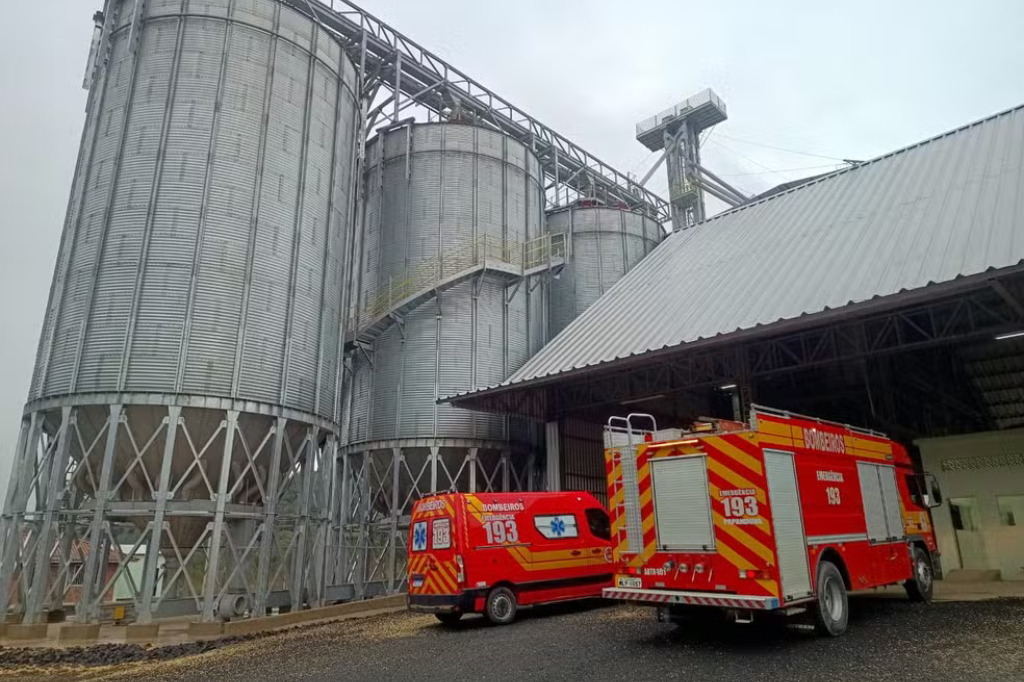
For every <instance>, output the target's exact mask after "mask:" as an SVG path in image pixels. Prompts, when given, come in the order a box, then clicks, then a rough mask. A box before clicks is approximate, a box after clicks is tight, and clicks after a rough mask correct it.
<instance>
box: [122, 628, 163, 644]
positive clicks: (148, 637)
mask: <svg viewBox="0 0 1024 682" xmlns="http://www.w3.org/2000/svg"><path fill="white" fill-rule="evenodd" d="M159 638H160V623H132V624H131V625H129V626H128V627H126V628H125V633H124V641H126V642H129V643H132V644H142V643H151V642H156V641H157V640H158V639H159Z"/></svg>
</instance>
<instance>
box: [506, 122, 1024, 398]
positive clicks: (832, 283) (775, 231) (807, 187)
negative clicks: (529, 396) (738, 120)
mask: <svg viewBox="0 0 1024 682" xmlns="http://www.w3.org/2000/svg"><path fill="white" fill-rule="evenodd" d="M1021 262H1024V106H1021V107H1016V108H1014V109H1010V110H1008V111H1005V112H1002V113H1000V114H996V115H995V116H992V117H990V118H987V119H984V120H982V121H978V122H977V123H973V124H971V125H968V126H965V127H963V128H959V129H957V130H954V131H951V132H949V133H946V134H945V135H941V136H939V137H936V138H932V139H930V140H927V141H925V142H922V143H920V144H917V145H914V146H911V147H907V148H906V149H902V150H899V151H897V152H893V153H891V154H887V155H885V156H882V157H880V158H878V159H874V160H872V161H869V162H867V163H863V164H860V165H858V166H855V167H853V168H849V169H844V170H841V171H838V172H836V173H832V174H830V175H827V176H824V177H822V178H820V179H817V180H815V181H812V182H810V183H808V184H804V185H801V186H800V187H797V188H794V189H791V190H789V191H786V192H783V193H780V194H776V195H773V196H771V197H768V198H766V199H764V200H762V201H758V202H755V203H752V204H748V205H745V206H742V207H739V208H737V209H734V210H732V211H729V212H726V213H723V214H721V215H718V216H716V217H714V218H711V219H710V220H707V221H705V222H704V223H702V224H700V225H698V226H696V227H694V228H691V229H689V230H686V231H683V232H679V233H676V234H674V235H672V236H671V237H669V238H668V239H667V240H666V241H665V242H664V243H663V244H662V245H661V246H659V247H658V248H657V249H656V250H655V251H654V252H653V253H652V254H651V255H650V256H648V257H647V258H646V259H645V260H644V261H643V262H642V263H641V264H640V265H639V266H637V267H636V268H635V269H634V270H633V271H632V272H630V274H628V275H627V276H626V277H624V278H623V279H622V280H621V281H619V283H618V284H616V285H615V286H614V287H613V288H612V289H611V290H610V291H609V292H608V293H607V294H605V295H604V296H603V297H602V298H601V299H600V300H598V302H597V303H596V304H594V305H593V306H592V307H591V308H590V309H589V310H587V311H586V312H585V313H584V314H583V315H581V316H580V317H579V318H578V319H577V320H576V321H574V322H573V323H572V324H571V325H569V327H567V328H566V329H565V330H564V331H563V332H562V333H561V334H560V335H558V336H557V337H556V338H555V339H554V340H553V341H552V342H551V343H550V344H548V345H547V346H546V347H545V348H544V349H543V350H541V352H540V353H538V354H537V355H536V356H535V357H534V358H532V359H531V360H530V361H529V362H527V363H526V364H525V365H524V366H523V367H522V369H520V370H519V371H518V372H516V373H515V374H513V375H512V376H511V377H510V378H509V379H508V380H507V381H505V382H503V383H502V384H501V385H502V386H511V385H515V384H523V383H527V382H533V381H536V380H540V379H543V378H545V377H552V376H554V375H557V374H561V373H564V372H569V371H573V370H579V369H581V368H585V367H591V366H594V365H599V364H602V363H608V362H613V361H615V360H619V359H622V358H628V357H631V356H636V355H640V354H644V353H647V352H650V351H655V350H659V349H663V348H669V347H674V346H680V345H683V344H687V343H692V342H694V341H698V340H700V339H708V338H712V337H717V336H722V335H726V334H730V333H733V332H737V331H741V330H749V329H752V328H755V327H759V326H762V325H770V324H773V323H776V322H780V321H783V320H791V319H794V318H799V317H801V316H806V315H814V314H816V313H821V312H823V311H828V310H832V309H836V308H843V307H845V306H849V305H853V304H857V303H863V302H865V301H870V300H872V299H877V298H880V297H886V296H893V295H895V294H898V293H901V292H907V291H913V290H915V289H922V288H924V287H926V286H929V285H931V284H939V283H943V282H948V281H951V280H954V279H957V278H960V277H965V276H970V275H975V274H979V273H983V272H986V271H988V270H992V269H998V268H1004V267H1009V266H1013V265H1017V264H1019V263H1021Z"/></svg>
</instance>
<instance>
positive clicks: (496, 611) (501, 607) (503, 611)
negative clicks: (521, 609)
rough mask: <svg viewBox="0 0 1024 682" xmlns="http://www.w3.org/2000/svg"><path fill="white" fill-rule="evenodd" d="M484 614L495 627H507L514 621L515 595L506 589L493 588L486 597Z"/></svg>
mask: <svg viewBox="0 0 1024 682" xmlns="http://www.w3.org/2000/svg"><path fill="white" fill-rule="evenodd" d="M484 613H485V614H486V616H487V620H489V621H491V622H492V623H494V624H495V625H508V624H509V623H511V622H512V621H514V620H515V619H516V595H515V593H514V592H512V590H510V589H508V588H507V587H495V588H494V589H493V590H491V591H490V593H489V594H488V595H487V604H486V605H485V608H484Z"/></svg>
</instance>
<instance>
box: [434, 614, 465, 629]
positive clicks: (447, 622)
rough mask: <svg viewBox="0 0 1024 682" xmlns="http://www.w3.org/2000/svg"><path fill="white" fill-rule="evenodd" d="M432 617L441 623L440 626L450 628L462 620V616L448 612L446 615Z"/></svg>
mask: <svg viewBox="0 0 1024 682" xmlns="http://www.w3.org/2000/svg"><path fill="white" fill-rule="evenodd" d="M434 617H435V618H437V619H438V620H439V621H441V625H444V626H447V627H451V626H452V625H455V624H456V623H458V622H459V621H460V620H462V614H461V613H459V612H457V611H449V612H447V613H435V614H434Z"/></svg>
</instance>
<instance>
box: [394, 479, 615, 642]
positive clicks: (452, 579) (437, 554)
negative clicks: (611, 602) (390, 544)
mask: <svg viewBox="0 0 1024 682" xmlns="http://www.w3.org/2000/svg"><path fill="white" fill-rule="evenodd" d="M610 537H611V535H610V526H609V518H608V512H607V511H605V509H604V507H603V506H602V505H601V503H600V502H598V501H597V499H596V498H594V496H593V495H591V494H589V493H584V492H564V493H489V494H466V493H451V494H445V495H434V496H430V497H426V498H424V499H421V500H419V501H418V502H416V504H415V506H414V507H413V512H412V520H411V524H410V528H409V562H408V581H409V588H408V589H409V593H408V605H409V608H410V609H411V610H413V611H421V612H427V613H433V614H435V615H436V616H437V618H438V620H440V621H441V622H442V623H444V624H446V625H447V624H453V623H455V622H457V621H458V620H459V619H460V618H461V617H462V616H463V614H466V613H483V614H485V615H486V616H487V618H488V619H489V620H490V621H491V622H492V623H496V624H499V625H504V624H507V623H511V622H512V621H513V620H514V619H515V616H516V610H517V609H518V608H519V607H522V606H532V605H536V604H542V603H548V602H555V601H564V600H568V599H582V598H586V597H600V596H601V590H602V589H603V588H605V587H610V586H611V585H612V573H613V565H612V549H611V542H610Z"/></svg>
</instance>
